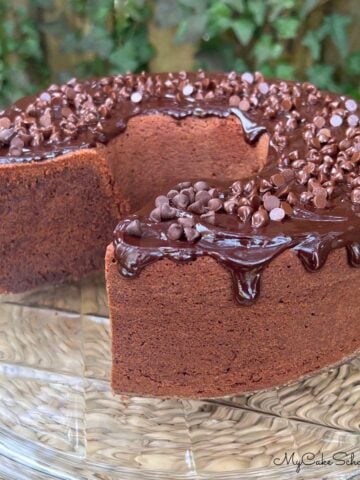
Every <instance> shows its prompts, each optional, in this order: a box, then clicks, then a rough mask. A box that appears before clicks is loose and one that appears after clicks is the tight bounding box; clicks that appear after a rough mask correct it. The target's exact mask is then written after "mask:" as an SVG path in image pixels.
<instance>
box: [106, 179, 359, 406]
mask: <svg viewBox="0 0 360 480" xmlns="http://www.w3.org/2000/svg"><path fill="white" fill-rule="evenodd" d="M272 178H273V177H272ZM260 181H261V180H259V178H255V179H252V180H249V181H247V180H244V181H242V182H240V181H237V182H235V183H233V184H232V185H231V184H230V185H224V184H220V183H219V182H215V181H213V182H211V181H208V182H207V181H197V182H182V183H180V184H178V185H176V186H175V187H174V188H172V189H170V190H169V191H167V192H166V191H165V192H164V195H160V196H158V197H157V198H156V200H155V202H154V203H152V204H151V205H150V206H149V207H147V208H145V209H143V210H142V211H140V212H139V213H138V214H135V215H132V216H129V217H128V218H126V219H124V220H123V221H121V222H120V224H119V225H118V227H117V228H116V230H115V232H114V242H113V243H112V244H111V245H110V246H109V247H108V249H107V253H106V280H107V289H108V296H109V306H110V316H111V325H112V356H113V366H112V386H113V390H114V392H115V393H129V394H130V393H131V394H138V395H140V394H141V395H150V396H164V397H168V396H171V397H172V396H177V397H191V398H199V397H217V396H224V395H231V394H235V393H240V392H248V391H253V390H257V389H263V388H267V387H272V386H275V385H281V384H284V383H286V382H290V381H292V380H295V379H297V378H298V377H300V376H303V375H306V374H309V373H310V372H314V371H316V370H319V369H322V368H324V367H326V366H328V365H332V364H335V363H338V362H341V361H343V360H344V359H346V358H347V357H349V356H351V355H354V352H356V351H357V350H358V349H359V348H360V323H359V318H360V305H359V297H358V295H359V291H360V275H359V270H358V269H356V268H353V267H354V266H358V265H359V251H360V250H359V244H358V243H356V240H358V239H359V233H360V222H359V219H358V218H357V216H356V215H355V214H352V215H349V212H347V210H346V209H345V210H344V209H343V210H341V207H340V206H339V205H337V207H334V209H335V210H336V211H337V214H338V220H339V218H340V215H341V212H342V215H343V221H337V222H336V221H334V219H335V217H333V221H332V222H329V218H328V216H327V215H326V214H325V213H324V210H321V211H320V210H319V213H318V214H316V213H315V212H314V211H312V212H311V215H312V218H311V215H310V212H309V211H308V210H305V209H304V208H303V207H302V206H300V205H299V206H293V207H292V206H291V205H290V204H288V203H287V202H286V201H283V202H281V203H280V200H278V201H277V197H275V196H273V197H274V198H270V196H269V195H265V198H262V200H261V202H262V205H263V206H260V207H258V210H257V211H256V212H255V213H251V211H254V207H249V205H246V203H247V202H245V200H244V199H246V198H247V199H249V198H252V197H253V192H254V189H256V188H257V187H256V184H257V182H260ZM272 181H273V182H275V179H274V178H273V180H272ZM269 183H271V180H270V181H269ZM290 184H291V182H290ZM250 186H251V188H252V189H253V192H252V193H251V189H250ZM272 188H273V189H274V190H277V187H276V186H275V185H273V187H272ZM246 192H247V193H246ZM252 201H253V200H252ZM257 202H259V200H257ZM244 206H245V207H247V208H243V207H244ZM320 212H321V214H322V215H320ZM345 214H346V215H349V216H350V217H351V218H348V216H345ZM246 215H247V216H246ZM350 224H352V228H349V227H350ZM345 247H346V248H345ZM304 267H305V268H304Z"/></svg>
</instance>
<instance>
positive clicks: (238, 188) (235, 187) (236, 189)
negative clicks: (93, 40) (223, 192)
mask: <svg viewBox="0 0 360 480" xmlns="http://www.w3.org/2000/svg"><path fill="white" fill-rule="evenodd" d="M243 189H244V186H243V184H242V182H240V181H239V180H238V181H237V182H234V183H233V184H232V185H231V191H232V192H233V193H238V194H241V193H242V192H243Z"/></svg>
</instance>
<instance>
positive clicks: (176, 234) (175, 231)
mask: <svg viewBox="0 0 360 480" xmlns="http://www.w3.org/2000/svg"><path fill="white" fill-rule="evenodd" d="M183 233H184V229H183V227H182V225H179V224H178V223H172V224H171V225H170V226H169V228H168V231H167V236H168V238H169V239H170V240H173V241H176V240H180V238H181V237H182V234H183Z"/></svg>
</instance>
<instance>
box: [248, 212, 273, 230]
mask: <svg viewBox="0 0 360 480" xmlns="http://www.w3.org/2000/svg"><path fill="white" fill-rule="evenodd" d="M268 223H269V214H268V213H267V211H266V210H265V209H264V208H259V210H258V211H257V212H255V213H254V214H253V216H252V217H251V225H252V227H254V228H261V227H264V226H265V225H267V224H268Z"/></svg>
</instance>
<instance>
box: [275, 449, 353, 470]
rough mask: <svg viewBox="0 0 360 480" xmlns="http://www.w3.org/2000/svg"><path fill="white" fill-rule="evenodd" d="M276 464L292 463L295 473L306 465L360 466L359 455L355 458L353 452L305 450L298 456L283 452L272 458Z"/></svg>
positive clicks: (295, 453)
mask: <svg viewBox="0 0 360 480" xmlns="http://www.w3.org/2000/svg"><path fill="white" fill-rule="evenodd" d="M273 464H274V465H276V466H284V465H287V466H289V465H293V466H294V467H295V470H296V473H300V472H301V469H303V468H304V467H307V466H318V467H331V466H342V467H344V466H348V467H349V466H354V467H360V457H359V458H356V456H355V453H354V452H351V453H349V452H334V453H333V454H332V455H331V456H326V457H325V455H324V454H323V453H320V454H319V453H314V452H306V453H304V454H302V455H301V456H299V455H298V454H297V452H295V451H293V452H291V451H290V452H284V453H283V454H280V455H279V456H277V457H275V458H274V459H273Z"/></svg>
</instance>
